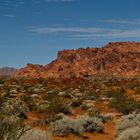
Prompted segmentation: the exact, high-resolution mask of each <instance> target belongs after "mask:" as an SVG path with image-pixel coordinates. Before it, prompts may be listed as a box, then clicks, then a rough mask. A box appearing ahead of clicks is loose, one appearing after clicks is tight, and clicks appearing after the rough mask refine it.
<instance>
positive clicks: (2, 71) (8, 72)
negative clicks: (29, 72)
mask: <svg viewBox="0 0 140 140" xmlns="http://www.w3.org/2000/svg"><path fill="white" fill-rule="evenodd" d="M15 74H16V69H15V68H11V67H3V68H0V76H12V77H13V76H15Z"/></svg>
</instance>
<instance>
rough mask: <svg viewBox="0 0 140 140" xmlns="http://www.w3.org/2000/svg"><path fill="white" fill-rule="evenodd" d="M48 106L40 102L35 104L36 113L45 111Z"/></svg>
mask: <svg viewBox="0 0 140 140" xmlns="http://www.w3.org/2000/svg"><path fill="white" fill-rule="evenodd" d="M48 107H49V104H47V103H44V104H40V105H38V106H37V109H36V111H37V112H38V113H43V112H47V110H48Z"/></svg>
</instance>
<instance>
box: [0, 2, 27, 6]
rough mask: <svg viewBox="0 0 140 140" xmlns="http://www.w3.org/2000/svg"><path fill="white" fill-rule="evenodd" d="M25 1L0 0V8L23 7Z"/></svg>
mask: <svg viewBox="0 0 140 140" xmlns="http://www.w3.org/2000/svg"><path fill="white" fill-rule="evenodd" d="M24 3H25V0H1V1H0V6H1V7H20V6H22V5H24Z"/></svg>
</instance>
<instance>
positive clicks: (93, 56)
mask: <svg viewBox="0 0 140 140" xmlns="http://www.w3.org/2000/svg"><path fill="white" fill-rule="evenodd" d="M97 73H109V74H116V75H123V76H133V75H139V74H140V43H136V42H113V43H109V44H107V45H106V46H104V47H102V48H79V49H77V50H62V51H59V52H58V56H57V59H56V60H54V61H53V62H51V63H50V64H48V65H45V66H41V65H33V64H27V66H26V67H25V68H21V69H19V70H18V71H17V72H16V76H20V77H28V76H30V77H43V78H45V77H55V78H59V77H81V76H89V75H94V74H97Z"/></svg>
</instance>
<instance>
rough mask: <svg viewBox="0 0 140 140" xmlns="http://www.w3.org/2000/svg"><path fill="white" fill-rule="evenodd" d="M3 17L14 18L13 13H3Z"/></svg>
mask: <svg viewBox="0 0 140 140" xmlns="http://www.w3.org/2000/svg"><path fill="white" fill-rule="evenodd" d="M3 16H4V17H8V18H15V17H16V16H15V15H13V14H5V15H3Z"/></svg>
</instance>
